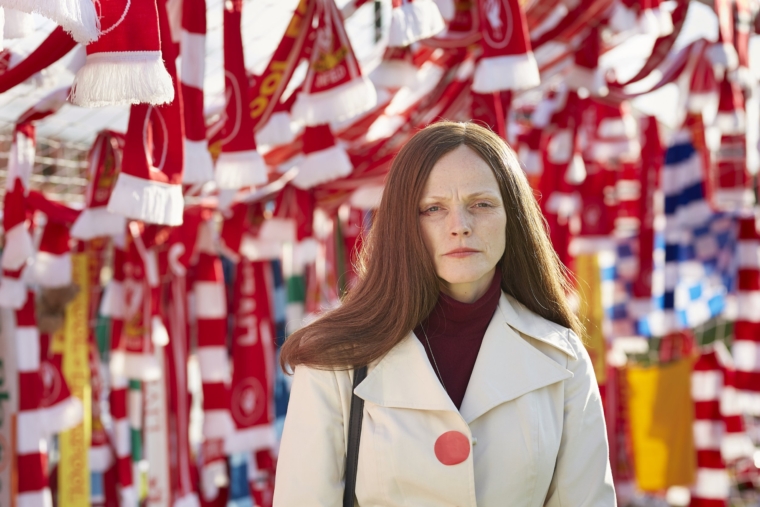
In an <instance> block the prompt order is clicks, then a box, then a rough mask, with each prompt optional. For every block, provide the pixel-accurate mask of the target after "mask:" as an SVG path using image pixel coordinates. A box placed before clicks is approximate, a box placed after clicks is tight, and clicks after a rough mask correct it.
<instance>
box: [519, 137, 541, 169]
mask: <svg viewBox="0 0 760 507" xmlns="http://www.w3.org/2000/svg"><path fill="white" fill-rule="evenodd" d="M518 153H519V156H518V159H519V160H520V165H521V166H522V168H523V170H524V171H525V174H529V175H536V176H537V175H539V174H541V173H542V172H543V170H544V169H543V167H544V163H543V161H542V160H541V152H540V151H538V150H532V149H530V148H528V147H527V146H525V145H522V146H520V148H519V149H518Z"/></svg>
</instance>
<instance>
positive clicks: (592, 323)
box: [575, 253, 607, 385]
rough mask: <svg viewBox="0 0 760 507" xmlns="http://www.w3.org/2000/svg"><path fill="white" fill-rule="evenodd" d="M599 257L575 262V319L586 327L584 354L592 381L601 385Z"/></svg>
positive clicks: (604, 377)
mask: <svg viewBox="0 0 760 507" xmlns="http://www.w3.org/2000/svg"><path fill="white" fill-rule="evenodd" d="M600 255H603V253H584V254H580V255H578V256H577V257H576V258H575V276H576V277H578V282H579V283H578V296H579V298H580V311H579V317H580V319H581V322H583V324H584V325H585V326H586V336H584V340H583V341H584V343H586V350H587V351H588V355H589V356H590V357H591V363H592V364H593V365H594V372H595V373H596V381H597V383H599V385H604V383H605V382H606V381H607V374H606V369H607V367H606V364H605V360H604V359H605V353H606V349H605V343H604V333H603V332H602V326H603V324H604V307H603V305H602V277H601V266H600V265H599V256H600Z"/></svg>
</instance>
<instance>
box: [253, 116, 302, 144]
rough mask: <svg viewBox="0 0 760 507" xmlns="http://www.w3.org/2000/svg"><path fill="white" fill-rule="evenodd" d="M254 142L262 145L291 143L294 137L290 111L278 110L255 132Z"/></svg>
mask: <svg viewBox="0 0 760 507" xmlns="http://www.w3.org/2000/svg"><path fill="white" fill-rule="evenodd" d="M255 137H256V144H260V145H264V146H280V145H283V144H289V143H292V142H293V140H294V139H295V138H296V133H295V130H294V129H293V123H292V122H291V118H290V113H288V112H286V111H278V112H276V113H273V114H272V116H270V117H269V120H268V121H267V122H266V123H265V124H264V126H263V127H261V130H259V131H258V132H256V134H255Z"/></svg>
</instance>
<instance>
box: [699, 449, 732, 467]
mask: <svg viewBox="0 0 760 507" xmlns="http://www.w3.org/2000/svg"><path fill="white" fill-rule="evenodd" d="M697 467H698V468H714V469H718V470H724V469H725V468H726V464H725V463H724V462H723V458H722V457H721V455H720V450H718V449H699V450H697Z"/></svg>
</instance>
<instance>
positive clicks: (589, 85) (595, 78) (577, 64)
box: [565, 25, 608, 96]
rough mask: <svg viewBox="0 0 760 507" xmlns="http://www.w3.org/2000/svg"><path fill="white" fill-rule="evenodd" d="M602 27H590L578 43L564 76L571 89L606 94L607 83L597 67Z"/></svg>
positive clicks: (592, 93) (598, 94) (593, 93)
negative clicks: (572, 60)
mask: <svg viewBox="0 0 760 507" xmlns="http://www.w3.org/2000/svg"><path fill="white" fill-rule="evenodd" d="M602 28H603V27H602V26H600V25H597V26H593V27H591V28H590V29H589V31H588V34H587V35H586V37H585V38H584V39H583V40H582V41H581V42H580V44H579V45H578V49H577V50H576V51H575V55H574V58H573V59H574V62H573V66H572V67H571V68H570V73H569V74H568V75H567V77H566V78H565V83H566V84H567V86H568V88H570V89H571V90H581V89H582V90H586V91H587V92H588V93H589V94H591V95H597V96H600V95H602V96H603V95H607V91H608V90H607V83H606V81H605V79H604V74H603V73H602V69H601V68H600V67H599V55H600V53H601V44H602V40H601V36H602Z"/></svg>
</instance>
